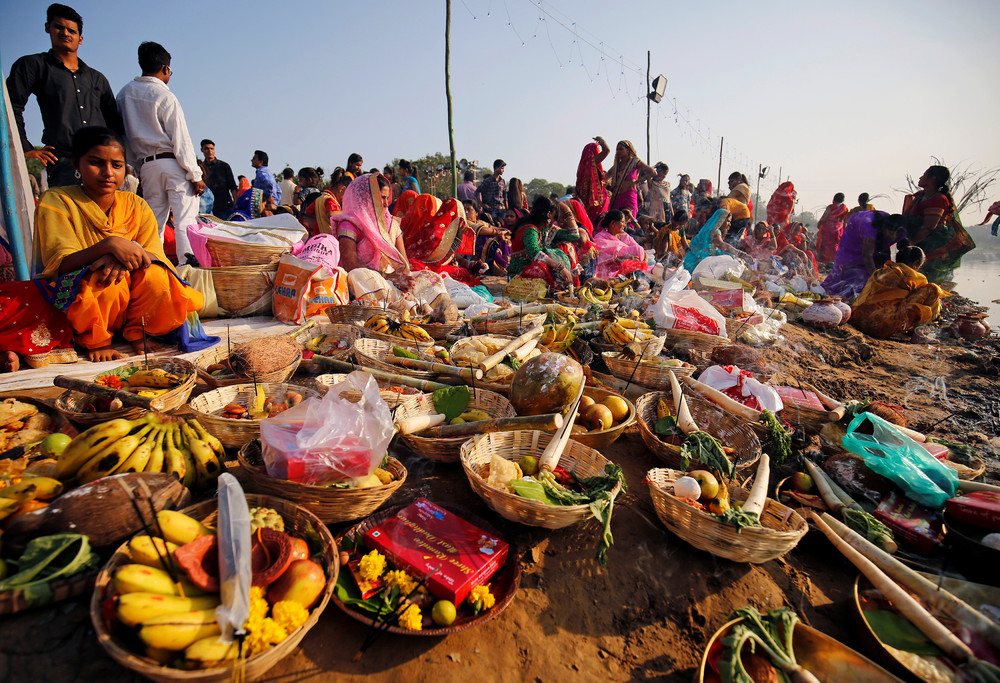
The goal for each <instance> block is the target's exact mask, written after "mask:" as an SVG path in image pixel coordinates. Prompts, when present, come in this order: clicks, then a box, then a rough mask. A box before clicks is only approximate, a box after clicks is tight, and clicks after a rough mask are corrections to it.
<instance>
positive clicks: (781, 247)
mask: <svg viewBox="0 0 1000 683" xmlns="http://www.w3.org/2000/svg"><path fill="white" fill-rule="evenodd" d="M792 227H793V226H791V225H785V226H784V227H783V228H781V230H779V231H778V251H777V254H778V256H781V253H782V252H783V251H785V249H786V248H787V247H788V246H789V245H791V246H793V247H796V248H797V249H801V250H803V251H804V252H806V256H808V257H809V261H810V262H811V263H812V269H813V276H814V277H819V269H818V268H817V267H816V255H815V254H813V253H812V251H811V250H810V249H806V246H807V245H806V238H805V235H804V234H803V233H802V230H801V228H800V227H799V225H798V224H795V226H794V227H795V228H796V234H794V235H793V234H792Z"/></svg>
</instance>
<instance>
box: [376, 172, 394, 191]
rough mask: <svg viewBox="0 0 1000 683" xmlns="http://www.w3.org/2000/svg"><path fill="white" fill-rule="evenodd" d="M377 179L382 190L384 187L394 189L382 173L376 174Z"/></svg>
mask: <svg viewBox="0 0 1000 683" xmlns="http://www.w3.org/2000/svg"><path fill="white" fill-rule="evenodd" d="M375 179H376V180H377V181H378V186H379V187H380V188H382V187H388V188H390V189H391V188H392V185H390V184H389V179H388V178H386V177H385V176H384V175H382V174H381V173H376V174H375Z"/></svg>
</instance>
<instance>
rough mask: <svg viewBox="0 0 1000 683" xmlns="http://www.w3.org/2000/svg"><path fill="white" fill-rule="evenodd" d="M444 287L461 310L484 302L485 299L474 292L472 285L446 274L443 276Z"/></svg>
mask: <svg viewBox="0 0 1000 683" xmlns="http://www.w3.org/2000/svg"><path fill="white" fill-rule="evenodd" d="M444 287H445V289H447V290H448V296H450V297H451V300H452V301H454V302H455V305H456V306H458V307H459V308H460V309H462V310H463V311H464V310H465V309H467V308H468V307H469V306H476V305H481V304H484V303H486V299H484V298H483V297H481V296H479V295H478V294H476V292H475V291H473V289H472V287H470V286H469V285H467V284H465V283H464V282H459V281H458V280H455V279H454V278H450V277H448V276H447V275H446V276H445V277H444Z"/></svg>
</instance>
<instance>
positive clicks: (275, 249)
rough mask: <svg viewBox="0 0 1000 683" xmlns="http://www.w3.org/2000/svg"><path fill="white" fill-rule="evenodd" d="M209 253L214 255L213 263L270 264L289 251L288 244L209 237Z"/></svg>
mask: <svg viewBox="0 0 1000 683" xmlns="http://www.w3.org/2000/svg"><path fill="white" fill-rule="evenodd" d="M206 247H207V248H208V253H209V254H211V255H212V265H213V266H222V267H232V266H269V265H271V264H274V263H277V262H278V261H280V260H281V256H282V254H287V253H288V250H289V248H288V245H282V246H274V245H271V244H251V243H250V242H229V241H227V240H217V239H212V238H211V237H209V238H208V243H207V244H206Z"/></svg>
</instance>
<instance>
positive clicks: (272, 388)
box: [189, 382, 320, 448]
mask: <svg viewBox="0 0 1000 683" xmlns="http://www.w3.org/2000/svg"><path fill="white" fill-rule="evenodd" d="M258 386H260V387H263V389H264V394H265V395H266V396H270V395H271V394H274V393H278V392H286V391H297V392H299V393H300V394H302V398H303V399H306V398H312V397H319V396H320V392H319V391H317V390H315V389H309V388H307V387H303V386H298V385H295V384H283V383H280V384H276V383H273V382H259V383H258ZM253 399H254V385H253V384H234V385H232V386H228V387H219V388H218V389H212V390H211V391H206V392H205V393H204V394H199V395H198V396H195V397H194V398H193V399H192V400H191V403H190V404H189V405H190V408H191V410H193V411H194V412H195V413H197V414H198V422H200V423H201V424H202V426H203V427H205V429H206V430H207V431H208V433H209V434H211V435H212V436H214V437H215V438H217V439H218V440H219V441H221V442H222V445H223V446H226V447H228V448H240V447H242V446H243V445H244V444H247V443H250V442H251V441H253V440H254V439H259V438H260V422H261V421H260V420H237V419H235V418H230V417H222V416H221V413H222V409H223V408H224V407H225V406H226V405H228V404H230V403H238V404H239V405H241V406H248V405H250V404H251V403H252V402H253Z"/></svg>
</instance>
